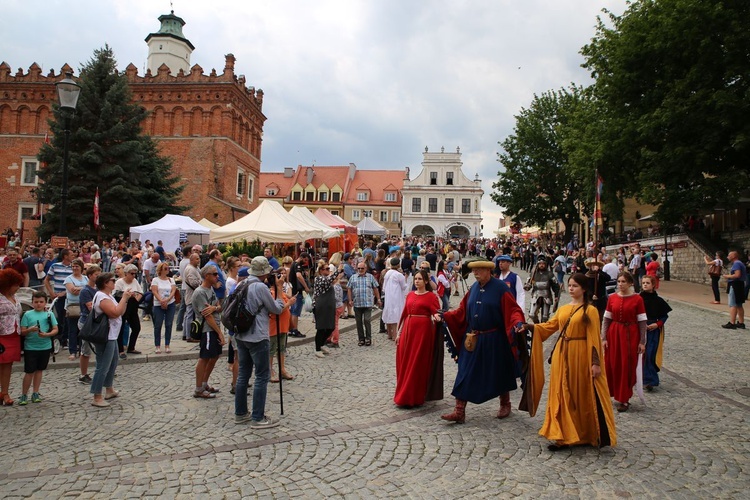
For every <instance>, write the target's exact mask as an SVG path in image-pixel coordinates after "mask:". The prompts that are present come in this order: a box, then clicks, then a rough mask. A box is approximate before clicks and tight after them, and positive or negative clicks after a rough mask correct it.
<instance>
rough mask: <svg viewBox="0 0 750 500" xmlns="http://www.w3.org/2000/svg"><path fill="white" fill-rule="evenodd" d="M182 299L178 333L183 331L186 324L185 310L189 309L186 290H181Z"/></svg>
mask: <svg viewBox="0 0 750 500" xmlns="http://www.w3.org/2000/svg"><path fill="white" fill-rule="evenodd" d="M180 294H181V299H180V307H178V308H177V331H178V332H179V331H180V330H182V329H183V328H182V324H183V323H184V322H185V309H186V308H187V304H185V290H180Z"/></svg>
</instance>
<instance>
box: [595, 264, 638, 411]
mask: <svg viewBox="0 0 750 500" xmlns="http://www.w3.org/2000/svg"><path fill="white" fill-rule="evenodd" d="M646 319H647V318H646V306H645V305H644V304H643V299H642V298H641V296H640V295H638V294H636V293H635V292H634V291H633V276H632V275H631V274H630V273H628V272H626V271H625V272H622V273H620V275H619V276H618V277H617V293H613V294H612V295H610V296H609V300H608V301H607V309H606V311H605V312H604V321H603V322H602V347H603V348H604V359H605V363H604V366H605V367H606V371H607V385H609V393H610V394H611V395H612V397H613V398H615V401H616V405H615V408H616V409H617V411H619V412H623V411H628V408H629V407H630V404H629V401H630V397H631V396H632V395H633V386H634V385H635V381H636V368H637V366H638V355H639V354H642V353H643V352H645V350H646V323H647V322H646Z"/></svg>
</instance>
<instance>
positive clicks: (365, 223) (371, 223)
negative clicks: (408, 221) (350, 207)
mask: <svg viewBox="0 0 750 500" xmlns="http://www.w3.org/2000/svg"><path fill="white" fill-rule="evenodd" d="M387 232H388V230H387V229H386V228H384V227H383V226H381V225H380V224H379V223H378V222H377V221H376V220H375V219H373V218H372V217H365V218H364V219H362V220H361V221H359V223H358V224H357V234H360V235H365V236H385V234H386V233H387Z"/></svg>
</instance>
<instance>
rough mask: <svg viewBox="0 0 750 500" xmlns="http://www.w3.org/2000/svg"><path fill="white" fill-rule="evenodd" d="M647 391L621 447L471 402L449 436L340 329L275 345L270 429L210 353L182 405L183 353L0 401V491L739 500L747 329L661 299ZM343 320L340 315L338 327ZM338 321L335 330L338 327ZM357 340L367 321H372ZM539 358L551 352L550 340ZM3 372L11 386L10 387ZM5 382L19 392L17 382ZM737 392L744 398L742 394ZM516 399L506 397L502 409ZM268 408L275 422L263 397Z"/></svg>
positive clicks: (378, 358)
mask: <svg viewBox="0 0 750 500" xmlns="http://www.w3.org/2000/svg"><path fill="white" fill-rule="evenodd" d="M672 305H673V308H674V311H673V312H672V315H671V318H670V320H669V321H668V322H667V341H666V346H665V369H664V370H663V371H662V385H661V387H660V388H659V389H658V390H657V391H656V392H654V393H647V394H646V397H647V405H646V406H644V405H642V404H641V403H640V402H639V401H637V400H635V399H634V400H633V401H632V403H633V404H632V406H631V411H630V412H628V413H625V414H617V413H616V417H615V418H616V424H617V432H618V438H619V446H618V447H617V448H614V449H610V448H605V449H602V450H598V449H594V448H590V447H582V448H575V449H572V450H571V451H565V452H558V453H555V454H553V453H551V452H549V451H548V450H547V448H546V445H547V442H546V441H545V440H544V439H543V438H541V437H540V436H538V434H537V432H538V430H539V428H540V426H541V423H542V420H543V409H544V408H546V396H545V397H544V398H543V400H542V404H541V407H540V412H539V414H538V415H537V416H536V417H534V418H529V417H528V415H527V414H524V413H520V412H518V411H515V410H514V412H513V414H512V415H511V417H510V418H508V419H506V420H503V421H500V420H497V419H496V418H495V413H496V411H497V407H498V402H497V401H495V402H488V403H485V404H483V405H471V404H470V405H469V406H468V408H467V422H466V424H464V425H455V424H447V423H444V422H442V421H441V420H440V418H439V415H440V414H441V412H444V411H445V410H446V409H447V408H448V407H450V406H451V404H452V398H451V397H450V389H451V387H452V382H453V378H454V377H455V373H456V371H455V370H456V368H455V364H454V363H453V362H452V361H450V360H446V365H445V366H446V370H445V371H446V373H445V387H446V390H445V395H446V399H445V400H443V401H440V402H433V403H428V404H426V405H425V406H424V407H422V408H419V409H415V410H401V409H398V408H396V407H395V406H394V405H393V402H392V397H393V391H394V385H395V368H394V352H395V346H394V344H393V343H392V342H390V341H388V340H387V339H386V338H385V335H383V334H378V333H373V337H374V345H373V346H372V347H358V346H357V345H356V334H355V333H354V332H352V331H351V330H349V331H348V332H346V333H344V334H342V339H341V344H342V347H341V349H338V350H337V351H336V352H335V353H334V354H332V355H331V356H328V357H326V358H325V359H318V358H316V357H314V355H313V347H312V345H311V344H309V343H306V344H298V345H295V346H293V347H291V350H290V353H289V357H288V361H287V363H288V366H289V370H290V371H291V372H292V373H293V374H294V375H295V376H296V378H295V380H293V381H290V382H285V383H284V385H283V390H284V395H283V396H284V398H283V399H284V415H283V416H281V425H280V426H279V427H276V428H274V429H265V430H261V431H257V430H252V429H250V428H248V427H247V426H246V425H235V424H234V422H233V399H232V396H231V395H230V394H229V392H228V389H229V381H230V374H229V372H228V371H227V370H226V365H225V363H224V361H223V360H220V362H219V363H218V364H217V368H216V370H215V371H214V377H213V380H214V381H215V385H216V386H218V387H221V389H222V392H221V394H220V395H219V397H218V398H217V399H216V400H212V401H211V400H206V401H204V400H196V399H193V398H192V397H191V390H192V385H193V379H192V377H193V369H194V366H195V362H194V360H170V361H164V362H160V363H141V364H126V365H123V366H121V367H119V368H118V378H117V381H116V386H117V387H118V388H119V389H120V391H121V397H119V398H117V399H114V400H112V402H113V405H112V407H111V408H109V409H104V410H102V409H96V408H94V407H92V406H90V405H89V395H88V387H85V386H82V385H80V384H78V383H77V382H75V378H74V377H73V374H72V373H71V374H70V375H71V376H64V375H63V374H64V373H67V371H71V372H72V371H73V369H72V368H71V369H64V370H51V371H49V372H47V375H46V380H45V382H44V384H43V387H42V389H43V394H44V396H45V400H44V402H42V403H41V404H29V405H28V406H25V407H19V406H14V407H10V408H7V407H6V408H0V429H2V435H3V441H4V450H3V453H2V455H0V491H1V492H2V496H3V497H4V498H20V497H35V498H57V497H61V496H80V497H82V498H86V497H95V498H101V497H109V498H124V497H149V496H162V497H165V498H174V497H209V496H210V497H211V498H246V497H257V498H288V497H303V498H328V497H334V498H371V497H388V498H401V497H412V498H458V497H462V496H468V497H472V498H484V497H493V498H495V497H508V496H522V497H541V498H566V497H570V498H575V497H599V498H611V497H614V496H620V497H652V498H663V497H668V498H707V497H718V498H737V497H745V495H746V494H747V489H748V486H750V475H749V474H748V473H749V472H750V444H749V443H748V435H750V432H749V431H750V428H749V427H748V422H747V418H748V417H747V416H748V415H749V414H750V413H749V412H748V410H750V397H748V395H749V394H750V388H749V387H748V377H747V368H746V367H747V362H746V360H747V357H748V343H747V335H748V334H747V333H746V332H745V331H742V330H732V331H726V330H722V329H721V328H720V327H719V325H720V324H721V322H722V321H723V320H725V318H724V317H723V316H722V315H720V314H719V313H715V312H710V311H705V310H701V309H698V308H694V307H691V306H688V305H685V304H682V303H673V304H672ZM350 323H351V322H350ZM345 324H346V323H345ZM373 327H374V328H373V332H377V331H378V328H377V325H376V324H375V323H374V324H373ZM548 344H549V345H548V346H547V348H548V349H549V348H551V341H550V342H548ZM17 377H18V375H17V374H15V373H14V384H15V385H18V384H16V382H19V381H18V378H17ZM19 383H20V382H19ZM741 391H742V392H745V395H743V394H742V393H741ZM519 397H520V391H516V392H515V393H513V394H512V395H511V399H512V401H513V403H514V406H515V405H517V403H518V399H519ZM267 412H268V413H269V414H271V415H273V416H278V415H279V386H278V385H277V384H271V385H269V400H268V403H267Z"/></svg>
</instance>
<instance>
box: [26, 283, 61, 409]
mask: <svg viewBox="0 0 750 500" xmlns="http://www.w3.org/2000/svg"><path fill="white" fill-rule="evenodd" d="M31 305H32V306H33V307H34V309H33V310H31V311H27V312H26V314H24V315H23V318H21V335H22V336H23V337H24V344H23V371H24V374H25V375H24V376H23V395H22V396H21V397H20V398H19V400H18V404H19V405H21V406H23V405H26V404H28V402H29V399H28V396H27V394H28V392H29V387H30V386H31V382H32V380H33V382H34V392H33V393H32V394H31V402H32V403H41V402H42V397H41V396H40V395H39V386H40V385H41V384H42V375H43V374H44V370H46V369H47V364H48V363H49V355H50V351H52V337H54V336H55V335H57V320H56V319H55V315H54V314H52V313H49V312H47V311H45V310H44V308H45V306H46V305H47V294H46V293H44V292H34V295H32V299H31Z"/></svg>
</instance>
